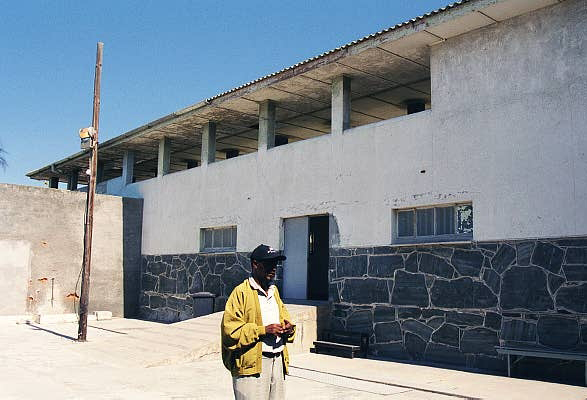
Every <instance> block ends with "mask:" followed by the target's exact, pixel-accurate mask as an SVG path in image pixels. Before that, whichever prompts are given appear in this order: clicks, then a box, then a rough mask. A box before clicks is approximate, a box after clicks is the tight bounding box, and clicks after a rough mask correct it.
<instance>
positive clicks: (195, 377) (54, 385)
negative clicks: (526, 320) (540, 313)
mask: <svg viewBox="0 0 587 400" xmlns="http://www.w3.org/2000/svg"><path fill="white" fill-rule="evenodd" d="M217 322H218V316H207V317H202V318H198V319H195V320H190V321H184V322H182V323H177V324H172V325H162V324H157V323H153V322H146V321H139V320H132V319H113V320H107V321H93V322H89V329H88V342H86V343H77V342H75V341H74V340H72V339H73V338H74V337H76V336H77V324H71V323H69V324H67V323H63V324H54V325H37V324H16V323H15V322H14V321H12V320H9V319H4V320H0V360H1V362H0V398H1V399H37V398H42V399H44V400H45V399H135V398H137V399H144V400H148V399H230V398H232V390H231V378H230V375H229V373H228V371H226V370H225V369H224V367H223V366H222V363H221V361H220V360H219V356H218V353H217V340H218V338H217V336H215V335H217V333H218V324H217ZM214 332H216V334H215V333H214ZM286 387H287V398H288V399H300V398H303V399H394V400H395V399H438V400H440V399H452V400H454V399H463V398H478V399H586V398H587V389H586V388H582V387H576V386H568V385H560V384H553V383H545V382H536V381H529V380H522V379H510V378H504V377H497V376H490V375H481V374H473V373H467V372H461V371H453V370H447V369H442V368H432V367H424V366H415V365H408V364H401V363H394V362H388V361H376V360H369V359H354V360H350V359H344V358H337V357H330V356H325V355H316V354H303V353H302V354H297V355H295V356H293V357H292V368H291V374H290V376H288V377H287V380H286Z"/></svg>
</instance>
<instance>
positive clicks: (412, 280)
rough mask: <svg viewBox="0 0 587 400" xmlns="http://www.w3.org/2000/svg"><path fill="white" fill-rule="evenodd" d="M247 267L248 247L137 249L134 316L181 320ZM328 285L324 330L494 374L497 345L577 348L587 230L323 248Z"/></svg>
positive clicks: (586, 332)
mask: <svg viewBox="0 0 587 400" xmlns="http://www.w3.org/2000/svg"><path fill="white" fill-rule="evenodd" d="M249 274H250V261H249V259H248V253H236V252H235V253H226V254H206V253H198V254H178V255H147V256H143V258H142V266H141V295H140V315H141V317H142V318H145V319H148V320H154V321H162V322H176V321H180V320H184V319H188V318H192V317H193V316H194V307H195V303H194V299H193V298H192V295H193V294H195V293H198V292H211V293H213V294H214V295H216V296H217V298H216V301H215V307H214V308H215V311H220V310H223V309H224V304H225V303H226V299H227V297H228V295H229V294H230V293H231V291H232V289H233V288H234V287H235V286H236V285H238V284H239V283H241V282H242V281H243V280H244V279H245V278H247V277H248V276H249ZM281 274H282V270H281V267H278V271H277V276H278V281H277V284H278V286H280V283H281V281H280V277H281ZM329 293H330V302H331V314H330V325H331V328H332V329H343V330H348V331H356V332H364V333H367V334H368V335H369V336H370V352H371V354H372V355H377V356H381V357H387V358H391V359H397V360H413V361H419V362H433V363H442V364H452V365H455V366H457V367H471V368H477V369H481V370H485V371H494V372H500V373H503V372H504V371H506V370H507V364H506V361H505V359H504V358H503V357H500V356H498V354H497V353H496V351H495V346H497V345H499V344H503V343H514V344H524V343H525V344H529V345H535V346H544V347H548V348H554V349H562V350H568V349H575V348H577V347H582V348H587V238H566V239H540V240H517V241H503V242H472V243H470V244H450V243H446V244H440V243H439V244H435V245H417V246H378V247H361V248H332V249H331V250H330V260H329ZM553 362H555V363H556V362H557V361H553ZM561 365H562V364H561ZM559 367H560V366H556V368H559ZM541 368H542V367H541Z"/></svg>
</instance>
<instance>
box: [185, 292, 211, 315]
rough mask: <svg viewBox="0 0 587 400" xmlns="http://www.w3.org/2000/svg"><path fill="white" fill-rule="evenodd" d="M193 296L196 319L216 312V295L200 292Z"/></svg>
mask: <svg viewBox="0 0 587 400" xmlns="http://www.w3.org/2000/svg"><path fill="white" fill-rule="evenodd" d="M191 296H192V300H193V302H194V304H193V310H194V317H201V316H203V315H208V314H212V313H213V312H214V305H215V302H216V297H217V296H216V295H215V294H214V293H210V292H198V293H193V294H192V295H191Z"/></svg>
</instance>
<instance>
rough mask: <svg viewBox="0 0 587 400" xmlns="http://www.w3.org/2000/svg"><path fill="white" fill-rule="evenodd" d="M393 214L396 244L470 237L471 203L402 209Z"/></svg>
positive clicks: (471, 230) (468, 238)
mask: <svg viewBox="0 0 587 400" xmlns="http://www.w3.org/2000/svg"><path fill="white" fill-rule="evenodd" d="M395 214H396V215H395V216H396V218H395V221H396V225H395V235H394V236H395V240H394V241H395V242H396V243H411V242H414V243H418V242H422V241H437V242H439V241H450V240H470V239H472V238H473V205H472V204H451V205H443V206H437V207H419V208H409V209H401V210H395Z"/></svg>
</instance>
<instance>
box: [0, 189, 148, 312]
mask: <svg viewBox="0 0 587 400" xmlns="http://www.w3.org/2000/svg"><path fill="white" fill-rule="evenodd" d="M85 204H86V194H85V193H80V192H72V191H65V190H58V189H47V188H39V187H30V186H19V185H9V184H0V221H1V223H0V278H1V280H0V292H2V293H3V296H4V297H3V301H2V305H1V306H0V315H24V314H63V313H73V312H75V310H76V309H78V308H79V307H78V305H77V302H78V300H77V299H76V294H77V296H79V294H80V287H81V282H80V281H78V277H79V275H80V270H81V267H82V258H83V241H84V214H85ZM141 224H142V200H138V199H127V198H121V197H114V196H106V195H97V196H96V199H95V209H94V232H93V245H92V266H91V275H90V276H91V279H90V300H89V308H90V311H97V310H107V311H111V312H112V314H113V315H114V316H127V317H130V316H136V314H137V309H138V294H139V271H140V256H141V253H140V249H141Z"/></svg>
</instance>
